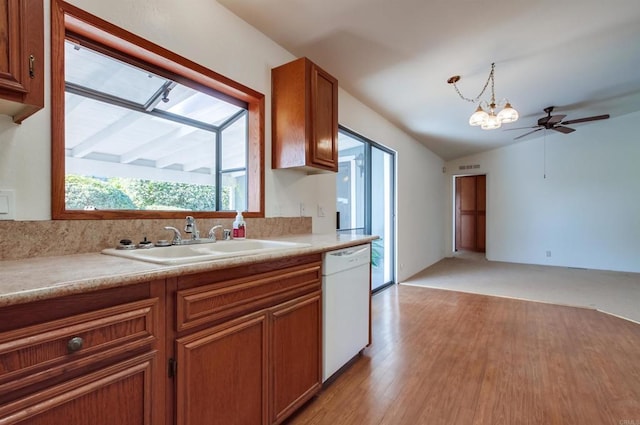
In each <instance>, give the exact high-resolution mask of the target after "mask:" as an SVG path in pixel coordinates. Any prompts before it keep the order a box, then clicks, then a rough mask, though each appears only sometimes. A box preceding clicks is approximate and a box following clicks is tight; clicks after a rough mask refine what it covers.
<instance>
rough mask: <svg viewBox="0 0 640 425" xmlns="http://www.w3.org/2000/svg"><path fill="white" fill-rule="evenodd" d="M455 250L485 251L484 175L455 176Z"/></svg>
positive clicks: (485, 181)
mask: <svg viewBox="0 0 640 425" xmlns="http://www.w3.org/2000/svg"><path fill="white" fill-rule="evenodd" d="M455 186H456V196H455V203H456V204H455V210H456V217H455V222H456V224H455V226H456V229H455V250H456V251H476V252H485V239H486V192H487V190H486V188H487V179H486V176H485V175H479V176H464V177H456V180H455Z"/></svg>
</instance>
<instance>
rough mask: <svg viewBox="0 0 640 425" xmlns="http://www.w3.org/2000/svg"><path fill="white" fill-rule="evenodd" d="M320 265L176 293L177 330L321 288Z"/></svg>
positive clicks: (232, 315)
mask: <svg viewBox="0 0 640 425" xmlns="http://www.w3.org/2000/svg"><path fill="white" fill-rule="evenodd" d="M320 266H321V263H320V262H313V263H308V264H303V265H300V266H296V267H289V268H286V269H282V270H277V271H273V272H268V273H260V274H255V275H251V276H246V277H242V278H238V279H232V280H226V281H222V282H216V283H211V284H206V283H205V284H204V285H202V286H198V287H195V288H190V289H183V290H179V291H178V292H177V306H176V310H177V324H176V326H177V330H178V331H183V330H186V329H190V328H193V327H196V326H199V325H202V324H205V323H212V322H216V321H220V320H223V319H230V318H232V317H237V316H239V315H242V314H247V313H250V312H252V311H256V310H258V309H261V308H266V307H270V306H273V305H275V304H277V303H280V302H283V301H286V300H288V299H292V298H295V297H297V296H300V295H303V294H306V293H309V292H312V291H315V290H318V289H320V288H321V286H322V283H321V272H320Z"/></svg>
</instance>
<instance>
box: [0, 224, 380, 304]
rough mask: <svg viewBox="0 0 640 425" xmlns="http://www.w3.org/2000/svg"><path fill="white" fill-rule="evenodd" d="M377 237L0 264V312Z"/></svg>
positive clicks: (303, 238) (312, 237)
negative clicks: (147, 257)
mask: <svg viewBox="0 0 640 425" xmlns="http://www.w3.org/2000/svg"><path fill="white" fill-rule="evenodd" d="M377 238H378V237H377V236H366V235H350V234H336V233H330V234H306V235H290V236H281V237H273V238H269V239H270V240H283V241H291V242H301V243H306V244H310V246H308V247H303V248H291V249H286V250H278V251H271V252H266V253H263V254H258V255H247V256H238V257H233V258H224V259H220V260H214V261H205V262H198V263H190V264H183V265H174V266H164V265H158V264H152V263H146V262H142V261H137V260H130V259H126V258H120V257H114V256H110V255H104V254H100V253H91V254H77V255H64V256H58V257H37V258H29V259H23V260H9V261H0V307H3V306H7V305H12V304H22V303H26V302H31V301H36V300H41V299H47V298H53V297H59V296H64V295H70V294H77V293H82V292H89V291H95V290H99V289H106V288H114V287H118V286H125V285H131V284H135V283H141V282H148V281H150V280H154V279H165V278H168V277H174V276H179V275H185V274H192V273H200V272H206V271H210V270H217V269H222V268H228V267H234V266H239V265H244V264H253V263H258V262H262V261H269V260H275V259H279V258H286V257H291V256H298V255H305V254H313V253H321V252H326V251H330V250H333V249H339V248H346V247H349V246H354V245H359V244H362V243H369V242H371V241H372V240H375V239H377ZM220 243H224V242H220Z"/></svg>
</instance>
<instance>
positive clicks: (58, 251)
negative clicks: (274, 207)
mask: <svg viewBox="0 0 640 425" xmlns="http://www.w3.org/2000/svg"><path fill="white" fill-rule="evenodd" d="M245 221H246V222H247V237H249V238H268V237H273V236H284V235H293V234H305V233H311V229H312V219H311V217H273V218H245ZM197 223H198V228H199V230H200V234H201V235H202V236H206V235H207V233H208V232H209V229H210V228H211V227H212V226H213V225H215V224H221V225H222V226H224V228H226V229H230V228H231V225H232V223H233V219H198V220H197ZM165 226H173V227H176V228H178V229H180V230H182V229H183V228H184V220H180V219H171V220H51V221H0V260H19V259H24V258H31V257H48V256H55V255H68V254H81V253H87V252H99V251H100V250H102V249H104V248H110V247H114V246H115V245H116V244H117V243H118V241H119V240H120V239H131V240H132V241H134V242H135V243H137V242H139V241H141V240H142V239H143V238H144V237H145V236H146V237H147V239H148V240H150V241H157V240H158V239H168V240H171V239H172V237H173V236H172V233H171V232H170V231H168V230H164V227H165ZM183 235H184V232H183Z"/></svg>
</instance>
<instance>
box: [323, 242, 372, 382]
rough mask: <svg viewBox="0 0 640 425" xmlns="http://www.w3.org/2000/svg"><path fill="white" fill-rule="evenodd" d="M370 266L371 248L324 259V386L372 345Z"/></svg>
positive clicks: (339, 252)
mask: <svg viewBox="0 0 640 425" xmlns="http://www.w3.org/2000/svg"><path fill="white" fill-rule="evenodd" d="M370 262H371V246H370V244H366V245H358V246H354V247H350V248H345V249H340V250H337V251H330V252H327V253H325V255H324V261H323V262H322V275H323V276H322V297H323V298H322V326H323V332H322V334H323V336H322V340H323V352H322V353H323V356H322V358H323V373H322V382H324V381H326V380H327V379H329V378H330V377H331V375H333V374H334V373H336V372H337V371H338V369H340V368H341V367H342V366H344V365H345V364H346V363H347V362H349V360H351V359H352V358H353V357H354V356H355V355H357V354H358V353H359V352H360V351H362V349H363V348H365V347H366V346H367V344H368V343H369V308H370V303H369V298H370V297H371V289H370V286H371V285H370Z"/></svg>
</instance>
